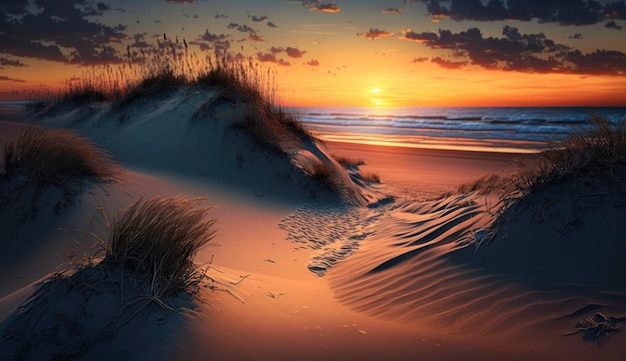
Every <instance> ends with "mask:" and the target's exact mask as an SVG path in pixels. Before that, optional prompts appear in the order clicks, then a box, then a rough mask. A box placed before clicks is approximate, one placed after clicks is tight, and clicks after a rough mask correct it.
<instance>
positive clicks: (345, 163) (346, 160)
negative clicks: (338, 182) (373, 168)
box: [332, 154, 365, 168]
mask: <svg viewBox="0 0 626 361" xmlns="http://www.w3.org/2000/svg"><path fill="white" fill-rule="evenodd" d="M332 156H333V158H334V159H335V160H336V161H337V163H339V164H340V165H341V166H342V167H344V168H356V167H360V166H362V165H365V161H364V160H363V159H355V158H350V157H346V156H343V155H338V154H333V155H332Z"/></svg>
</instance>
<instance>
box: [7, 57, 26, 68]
mask: <svg viewBox="0 0 626 361" xmlns="http://www.w3.org/2000/svg"><path fill="white" fill-rule="evenodd" d="M0 65H1V66H15V67H18V68H22V67H25V66H28V65H26V64H24V63H22V62H21V61H20V60H19V59H9V58H5V57H3V56H0Z"/></svg>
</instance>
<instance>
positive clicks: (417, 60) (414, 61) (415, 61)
mask: <svg viewBox="0 0 626 361" xmlns="http://www.w3.org/2000/svg"><path fill="white" fill-rule="evenodd" d="M429 59H430V58H429V57H419V58H413V59H411V63H423V62H426V61H428V60H429Z"/></svg>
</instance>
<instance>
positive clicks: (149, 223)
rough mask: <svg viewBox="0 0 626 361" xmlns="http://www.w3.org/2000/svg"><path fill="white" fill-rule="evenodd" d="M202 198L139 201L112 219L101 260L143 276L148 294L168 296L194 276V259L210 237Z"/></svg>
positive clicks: (209, 222) (181, 288) (183, 286)
mask: <svg viewBox="0 0 626 361" xmlns="http://www.w3.org/2000/svg"><path fill="white" fill-rule="evenodd" d="M200 201H202V198H191V199H190V198H183V197H165V198H152V199H149V200H147V201H144V200H139V201H137V202H135V203H134V204H133V205H131V206H130V207H129V208H128V209H126V210H124V211H123V212H120V213H119V214H118V215H117V216H116V217H115V218H114V219H113V221H112V225H111V230H110V234H109V238H108V242H107V250H106V256H105V259H104V261H103V264H104V265H115V266H121V267H123V268H124V269H125V270H127V271H129V272H131V273H133V274H139V275H141V276H142V277H145V278H146V279H147V280H148V281H149V283H150V285H149V287H150V289H151V290H152V292H153V294H157V295H164V296H167V295H172V294H175V293H177V292H178V291H183V290H185V289H186V288H187V287H188V286H189V284H190V283H191V282H193V281H194V280H195V279H196V278H197V272H198V268H197V267H196V265H195V264H194V262H193V258H194V256H195V254H196V253H197V252H198V250H199V249H200V248H201V247H202V246H204V245H205V244H207V243H208V242H209V241H210V240H211V239H212V238H213V236H214V234H215V230H214V228H213V225H214V223H215V220H214V219H206V213H207V211H208V210H209V209H210V208H198V204H199V203H200Z"/></svg>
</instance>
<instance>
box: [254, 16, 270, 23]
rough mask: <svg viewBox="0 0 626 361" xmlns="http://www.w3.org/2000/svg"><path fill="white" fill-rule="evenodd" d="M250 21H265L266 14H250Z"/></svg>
mask: <svg viewBox="0 0 626 361" xmlns="http://www.w3.org/2000/svg"><path fill="white" fill-rule="evenodd" d="M252 21H254V22H255V23H260V22H265V21H267V16H254V15H252Z"/></svg>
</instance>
